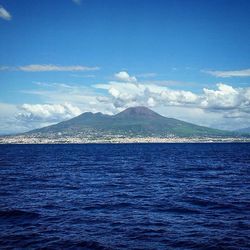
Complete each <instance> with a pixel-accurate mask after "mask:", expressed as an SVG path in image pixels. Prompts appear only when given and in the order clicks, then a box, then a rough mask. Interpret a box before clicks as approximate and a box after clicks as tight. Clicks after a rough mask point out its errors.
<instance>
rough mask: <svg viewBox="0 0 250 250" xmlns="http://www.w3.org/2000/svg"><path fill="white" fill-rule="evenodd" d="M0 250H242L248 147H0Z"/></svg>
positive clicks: (248, 213)
mask: <svg viewBox="0 0 250 250" xmlns="http://www.w3.org/2000/svg"><path fill="white" fill-rule="evenodd" d="M0 249H53V250H54V249H164V250H165V249H211V250H212V249H227V250H230V249H241V250H247V249H250V144H248V143H231V144H230V143H218V144H216V143H211V144H209V143H205V144H199V143H192V144H181V143H180V144H178V143H176V144H78V145H77V144H74V145H70V144H67V145H0Z"/></svg>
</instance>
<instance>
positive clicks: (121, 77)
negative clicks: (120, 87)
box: [115, 71, 137, 82]
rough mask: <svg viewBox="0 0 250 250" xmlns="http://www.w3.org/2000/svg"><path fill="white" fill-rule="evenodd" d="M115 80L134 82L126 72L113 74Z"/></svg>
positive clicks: (134, 78)
mask: <svg viewBox="0 0 250 250" xmlns="http://www.w3.org/2000/svg"><path fill="white" fill-rule="evenodd" d="M115 79H116V80H117V81H121V82H136V81H137V79H136V77H135V76H130V75H129V74H128V73H127V72H126V71H120V72H118V73H116V74H115Z"/></svg>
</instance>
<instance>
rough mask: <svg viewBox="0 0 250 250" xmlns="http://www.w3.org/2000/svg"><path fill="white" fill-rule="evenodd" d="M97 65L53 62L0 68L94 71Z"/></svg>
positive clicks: (1, 68)
mask: <svg viewBox="0 0 250 250" xmlns="http://www.w3.org/2000/svg"><path fill="white" fill-rule="evenodd" d="M99 69H100V68H99V67H87V66H82V65H72V66H59V65H53V64H30V65H24V66H18V67H9V66H1V67H0V70H2V71H3V70H10V71H26V72H46V71H71V72H73V71H95V70H99Z"/></svg>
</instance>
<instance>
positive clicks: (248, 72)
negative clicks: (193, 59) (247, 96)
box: [202, 69, 250, 78]
mask: <svg viewBox="0 0 250 250" xmlns="http://www.w3.org/2000/svg"><path fill="white" fill-rule="evenodd" d="M202 72H204V73H207V74H210V75H212V76H216V77H222V78H227V77H249V76H250V69H242V70H229V71H219V70H203V71H202Z"/></svg>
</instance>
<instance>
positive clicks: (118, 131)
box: [28, 107, 232, 137]
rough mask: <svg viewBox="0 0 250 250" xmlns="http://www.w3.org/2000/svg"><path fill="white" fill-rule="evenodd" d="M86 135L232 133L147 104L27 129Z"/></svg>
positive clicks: (40, 131)
mask: <svg viewBox="0 0 250 250" xmlns="http://www.w3.org/2000/svg"><path fill="white" fill-rule="evenodd" d="M28 134H32V135H40V136H43V135H44V136H46V134H50V135H51V134H55V135H57V134H60V135H67V136H71V135H72V136H76V135H81V136H85V137H106V136H126V137H149V136H153V137H168V136H180V137H182V136H224V135H225V136H226V135H230V134H232V133H230V132H227V131H222V130H217V129H212V128H207V127H203V126H198V125H194V124H191V123H187V122H183V121H180V120H177V119H173V118H167V117H164V116H161V115H159V114H157V113H156V112H154V111H152V110H150V109H148V108H146V107H134V108H128V109H126V110H124V111H122V112H120V113H118V114H116V115H104V114H102V113H95V114H93V113H91V112H87V113H83V114H81V115H79V116H77V117H75V118H73V119H70V120H67V121H63V122H60V123H58V124H55V125H52V126H48V127H44V128H41V129H36V130H33V131H30V132H28Z"/></svg>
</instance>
